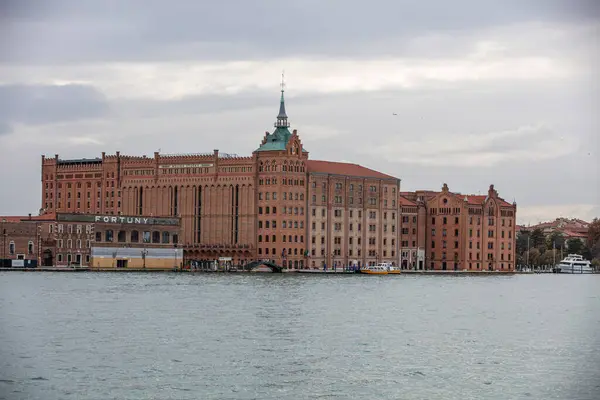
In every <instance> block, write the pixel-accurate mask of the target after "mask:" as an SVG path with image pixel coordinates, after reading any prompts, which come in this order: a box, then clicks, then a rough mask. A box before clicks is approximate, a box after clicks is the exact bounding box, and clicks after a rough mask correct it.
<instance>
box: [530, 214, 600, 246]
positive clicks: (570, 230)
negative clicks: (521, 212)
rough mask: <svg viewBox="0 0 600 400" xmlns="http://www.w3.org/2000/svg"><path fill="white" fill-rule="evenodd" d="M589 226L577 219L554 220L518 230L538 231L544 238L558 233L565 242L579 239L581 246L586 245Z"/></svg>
mask: <svg viewBox="0 0 600 400" xmlns="http://www.w3.org/2000/svg"><path fill="white" fill-rule="evenodd" d="M589 226H590V223H589V222H586V221H583V220H581V219H578V218H556V219H555V220H554V221H549V222H542V223H539V224H536V225H531V226H527V227H525V226H523V227H520V230H525V231H533V230H534V229H540V230H541V231H542V232H543V233H544V236H546V237H547V236H549V235H551V234H553V233H555V232H558V233H559V234H560V235H561V236H562V238H563V239H564V240H565V241H568V240H570V239H580V240H581V241H582V242H583V244H586V242H587V239H588V230H589Z"/></svg>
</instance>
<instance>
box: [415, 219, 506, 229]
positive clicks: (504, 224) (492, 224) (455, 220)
mask: <svg viewBox="0 0 600 400" xmlns="http://www.w3.org/2000/svg"><path fill="white" fill-rule="evenodd" d="M414 219H415V221H414V222H416V217H414ZM495 220H496V219H495V218H493V217H490V218H488V225H489V226H494V224H495ZM438 221H439V220H438ZM441 221H442V224H443V225H446V224H448V217H443V218H442V219H441ZM473 221H474V220H473V217H469V224H470V225H473ZM435 222H436V218H435V217H431V224H432V225H435ZM454 223H455V224H458V223H459V217H454ZM501 224H502V226H506V220H505V219H504V218H502V219H501ZM477 225H481V217H477ZM508 226H509V227H511V226H512V219H509V220H508Z"/></svg>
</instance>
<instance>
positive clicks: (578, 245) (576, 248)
mask: <svg viewBox="0 0 600 400" xmlns="http://www.w3.org/2000/svg"><path fill="white" fill-rule="evenodd" d="M583 247H584V246H583V242H582V241H581V239H579V238H574V239H569V240H568V241H567V250H568V251H569V253H570V254H581V253H582V252H583Z"/></svg>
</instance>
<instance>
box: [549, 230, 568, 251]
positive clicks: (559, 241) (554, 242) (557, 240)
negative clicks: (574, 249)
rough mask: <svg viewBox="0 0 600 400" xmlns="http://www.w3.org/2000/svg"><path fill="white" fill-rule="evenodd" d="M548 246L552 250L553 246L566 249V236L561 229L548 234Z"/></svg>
mask: <svg viewBox="0 0 600 400" xmlns="http://www.w3.org/2000/svg"><path fill="white" fill-rule="evenodd" d="M546 247H547V248H548V250H552V248H555V249H557V250H560V249H564V248H565V238H564V236H563V235H562V233H561V232H559V231H554V232H552V233H551V234H550V235H548V238H547V240H546Z"/></svg>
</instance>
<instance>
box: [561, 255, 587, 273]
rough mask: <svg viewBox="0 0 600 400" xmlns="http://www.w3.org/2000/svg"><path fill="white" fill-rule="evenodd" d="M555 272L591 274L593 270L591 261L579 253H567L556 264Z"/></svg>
mask: <svg viewBox="0 0 600 400" xmlns="http://www.w3.org/2000/svg"><path fill="white" fill-rule="evenodd" d="M556 272H558V273H561V274H591V273H593V272H594V269H593V268H592V265H591V263H590V262H589V261H588V260H584V259H583V256H580V255H579V254H569V255H568V256H566V257H565V258H564V259H563V260H562V261H561V262H560V263H559V264H558V265H557V266H556Z"/></svg>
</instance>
